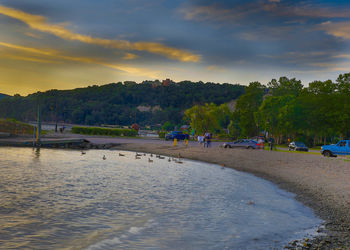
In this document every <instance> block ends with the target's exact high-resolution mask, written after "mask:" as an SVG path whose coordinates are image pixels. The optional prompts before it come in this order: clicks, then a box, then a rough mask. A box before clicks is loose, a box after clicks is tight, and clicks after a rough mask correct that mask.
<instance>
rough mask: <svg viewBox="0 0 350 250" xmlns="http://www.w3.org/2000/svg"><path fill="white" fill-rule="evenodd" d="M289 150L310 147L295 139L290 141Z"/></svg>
mask: <svg viewBox="0 0 350 250" xmlns="http://www.w3.org/2000/svg"><path fill="white" fill-rule="evenodd" d="M288 150H294V151H306V152H307V151H309V148H308V147H307V146H306V145H305V144H304V143H303V142H298V141H293V142H291V143H289V145H288Z"/></svg>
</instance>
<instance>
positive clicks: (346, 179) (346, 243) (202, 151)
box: [114, 140, 350, 249]
mask: <svg viewBox="0 0 350 250" xmlns="http://www.w3.org/2000/svg"><path fill="white" fill-rule="evenodd" d="M114 148H115V149H120V150H130V151H137V152H146V153H154V154H161V155H167V156H173V157H178V156H179V154H180V155H181V157H183V158H188V159H193V160H199V161H205V162H209V163H214V164H219V165H221V166H224V167H228V168H234V169H236V170H239V171H244V172H249V173H252V174H254V175H256V176H259V177H262V178H265V179H267V180H269V181H272V182H274V183H276V184H277V185H278V186H279V187H281V188H283V189H285V190H288V191H290V192H293V193H295V194H296V199H298V200H299V201H301V202H303V203H304V204H305V205H307V206H309V207H311V208H313V209H314V211H315V213H316V215H318V216H319V217H321V218H322V219H324V220H325V229H320V231H321V232H322V233H325V234H326V235H324V236H320V237H317V238H316V239H313V240H310V241H307V242H302V244H304V245H305V246H306V248H316V249H317V248H318V247H320V248H321V249H330V248H331V249H334V248H337V247H338V248H346V249H350V162H348V161H345V159H343V158H339V157H338V158H326V157H323V156H322V155H321V154H319V155H313V154H301V153H290V152H275V151H272V152H271V151H263V150H247V149H225V148H220V147H212V148H203V147H199V146H198V145H196V144H192V145H191V146H189V147H185V146H183V145H179V146H177V147H174V146H172V145H171V144H170V143H167V144H157V143H153V144H151V143H142V140H141V141H139V142H136V143H121V144H120V145H119V146H116V147H114Z"/></svg>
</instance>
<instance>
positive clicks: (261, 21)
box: [0, 0, 350, 95]
mask: <svg viewBox="0 0 350 250" xmlns="http://www.w3.org/2000/svg"><path fill="white" fill-rule="evenodd" d="M349 13H350V3H349V1H348V0H338V1H336V0H334V1H330V0H328V1H326V0H312V1H311V0H310V1H308V0H304V1H298V0H252V1H249V0H247V1H237V0H230V1H209V0H208V1H205V0H190V1H181V0H172V1H170V0H169V1H166V0H147V1H146V0H143V1H141V0H129V1H125V0H124V1H121V0H99V1H96V0H75V1H71V0H69V1H68V0H60V1H56V0H52V1H47V0H0V31H1V33H0V34H1V36H0V93H6V94H15V93H19V94H21V95H27V94H29V93H33V92H36V91H39V90H40V91H43V90H48V89H71V88H77V87H85V86H88V85H93V84H107V83H111V82H119V81H126V80H132V81H137V82H141V81H143V80H154V79H160V80H162V79H165V78H171V79H172V80H174V81H182V80H191V81H199V80H202V81H204V82H208V81H210V82H219V83H224V82H228V83H240V84H248V83H249V82H251V81H260V82H261V83H263V84H266V83H267V82H268V81H270V80H271V79H272V78H278V77H280V76H287V77H295V78H297V79H300V80H302V83H303V84H304V85H307V84H308V83H309V82H310V81H312V80H327V79H332V80H334V79H336V77H337V76H338V75H339V74H340V73H347V72H350V46H349V45H350V14H349Z"/></svg>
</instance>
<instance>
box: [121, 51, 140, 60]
mask: <svg viewBox="0 0 350 250" xmlns="http://www.w3.org/2000/svg"><path fill="white" fill-rule="evenodd" d="M138 57H139V56H138V55H135V54H132V53H125V55H124V56H123V59H125V60H133V59H135V58H138Z"/></svg>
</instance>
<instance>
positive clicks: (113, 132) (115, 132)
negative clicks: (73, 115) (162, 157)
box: [72, 127, 137, 137]
mask: <svg viewBox="0 0 350 250" xmlns="http://www.w3.org/2000/svg"><path fill="white" fill-rule="evenodd" d="M72 133H75V134H83V135H109V136H130V137H135V136H137V131H136V130H134V129H119V128H96V127H72Z"/></svg>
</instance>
